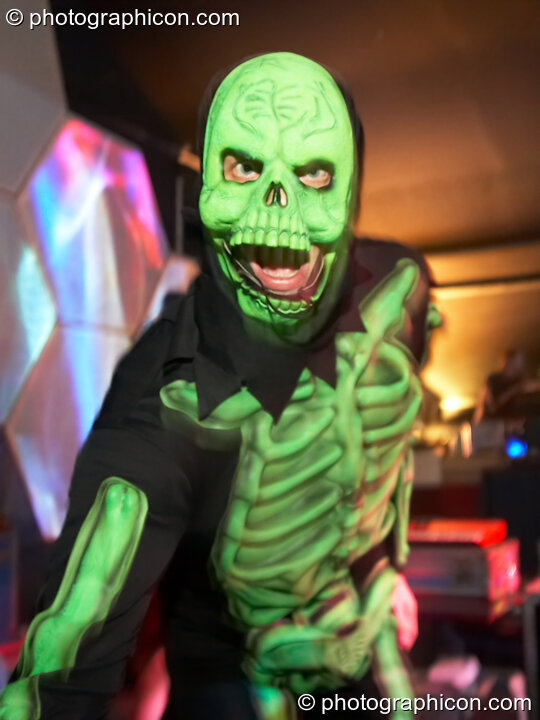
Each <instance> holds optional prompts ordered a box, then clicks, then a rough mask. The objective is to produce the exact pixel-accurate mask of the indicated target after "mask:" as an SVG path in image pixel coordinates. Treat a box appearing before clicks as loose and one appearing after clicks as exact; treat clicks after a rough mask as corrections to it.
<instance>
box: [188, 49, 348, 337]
mask: <svg viewBox="0 0 540 720" xmlns="http://www.w3.org/2000/svg"><path fill="white" fill-rule="evenodd" d="M236 157H238V158H239V159H238V163H237V165H238V166H239V167H244V166H246V164H247V166H249V167H256V168H257V171H256V172H255V171H254V170H250V169H249V168H248V169H247V170H246V171H245V172H244V174H243V175H240V176H239V178H236V177H234V179H232V180H231V178H230V177H228V176H227V174H226V171H225V166H226V163H227V162H229V161H232V163H233V165H234V163H235V158H236ZM242 158H244V160H242ZM231 159H232V160H231ZM320 167H325V168H331V172H330V171H328V172H326V171H323V170H320V169H319V168H320ZM355 170H356V166H355V151H354V139H353V135H352V128H351V124H350V120H349V116H348V112H347V109H346V106H345V102H344V100H343V97H342V95H341V93H340V91H339V88H338V87H337V85H336V83H335V81H334V80H333V78H332V77H331V76H330V75H329V74H328V72H327V71H326V70H324V69H323V68H322V67H321V66H319V65H317V64H316V63H314V62H313V61H311V60H308V59H306V58H303V57H300V56H298V55H293V54H290V53H273V54H270V55H263V56H260V57H258V58H254V59H252V60H248V61H247V62H245V63H242V64H241V65H239V66H238V67H236V68H235V69H234V70H233V71H232V72H231V73H230V74H229V75H228V76H227V77H226V78H225V80H224V81H223V82H222V84H221V85H220V87H219V88H218V90H217V92H216V95H215V96H214V99H213V102H212V105H211V108H210V112H209V115H208V123H207V127H206V133H205V146H204V159H203V188H202V192H201V198H200V203H199V206H200V211H201V218H202V220H203V223H204V225H205V227H206V230H207V232H208V235H209V237H210V239H211V241H212V243H213V247H214V250H215V252H216V255H217V258H218V261H219V264H220V267H221V270H222V272H223V274H224V276H225V278H227V279H228V281H229V283H230V284H231V285H232V287H233V289H234V291H235V293H236V299H237V302H238V304H239V306H240V309H241V310H242V311H243V312H244V313H245V314H246V315H248V316H251V317H253V318H255V319H257V320H260V321H263V322H266V323H268V322H271V323H272V324H274V323H276V322H277V323H281V324H282V325H286V324H287V323H289V324H292V325H294V324H295V323H298V322H299V321H302V320H304V319H307V318H309V317H311V316H312V314H313V312H315V311H316V310H317V309H318V307H319V305H320V304H321V302H326V304H327V305H328V304H329V303H330V304H331V303H332V302H333V300H332V296H333V295H335V293H336V288H337V284H338V283H339V281H340V279H341V276H342V275H343V272H344V267H345V261H346V248H347V243H348V240H349V238H350V236H351V223H352V214H353V207H354V204H355V203H354V199H355V195H356V185H355V175H356V172H355ZM321 172H323V173H324V172H326V175H327V176H328V181H327V182H326V184H325V186H324V187H318V186H317V185H316V184H315V181H312V178H316V177H317V173H321ZM310 173H311V175H310ZM269 300H271V302H269Z"/></svg>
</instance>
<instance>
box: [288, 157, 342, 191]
mask: <svg viewBox="0 0 540 720" xmlns="http://www.w3.org/2000/svg"><path fill="white" fill-rule="evenodd" d="M294 172H295V175H296V176H297V177H298V179H299V180H300V182H301V183H302V185H306V186H307V187H312V188H315V190H329V189H330V188H331V187H332V183H333V182H334V174H335V171H334V166H333V165H332V163H329V162H325V161H324V160H313V161H312V162H310V163H308V164H307V165H302V167H297V168H295V169H294Z"/></svg>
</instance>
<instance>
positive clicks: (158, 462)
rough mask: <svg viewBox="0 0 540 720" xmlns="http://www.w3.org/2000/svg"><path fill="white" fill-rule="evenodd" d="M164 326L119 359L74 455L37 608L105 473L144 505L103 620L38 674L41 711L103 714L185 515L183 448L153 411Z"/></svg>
mask: <svg viewBox="0 0 540 720" xmlns="http://www.w3.org/2000/svg"><path fill="white" fill-rule="evenodd" d="M169 332H170V327H169V325H167V324H165V325H163V323H161V324H159V323H158V325H157V326H154V327H153V328H151V330H150V331H149V332H147V333H146V335H145V336H144V337H143V339H142V340H141V341H139V343H138V344H137V345H136V346H135V348H134V349H133V350H132V351H131V352H130V353H128V355H127V356H126V357H125V358H124V359H123V360H122V361H121V362H120V364H119V366H118V368H117V370H116V372H115V375H114V378H113V381H112V384H111V388H110V390H109V393H108V395H107V398H106V400H105V402H104V405H103V408H102V411H101V413H100V415H99V417H98V419H97V420H96V423H95V424H94V427H93V429H92V431H91V433H90V435H89V437H88V439H87V441H86V443H85V444H84V446H83V448H82V450H81V452H80V453H79V456H78V458H77V462H76V464H75V469H74V473H73V477H72V481H71V486H70V491H69V507H68V512H67V516H66V519H65V523H64V526H63V529H62V532H61V534H60V536H59V538H58V540H57V542H56V545H55V549H54V553H53V557H52V561H51V564H50V567H49V573H48V577H47V581H46V584H45V587H44V589H43V592H42V594H41V596H40V599H39V602H38V608H37V609H38V612H42V611H44V610H46V609H47V608H49V607H50V606H51V604H52V603H53V601H54V599H55V597H56V595H57V592H58V589H59V587H60V584H61V582H62V578H63V576H64V573H65V570H66V566H67V563H68V560H69V558H70V555H71V553H72V549H73V546H74V544H75V541H76V539H77V536H78V534H79V531H80V529H81V526H82V524H83V523H84V521H85V518H86V517H87V516H88V513H89V511H90V509H91V508H92V505H93V504H94V501H95V499H96V496H97V493H98V490H99V488H100V486H101V484H102V483H103V481H104V480H106V479H107V478H110V477H119V478H122V479H123V480H126V481H128V482H129V483H131V484H132V485H134V486H135V487H137V488H139V489H140V490H142V492H143V493H144V494H145V496H146V498H147V501H148V512H147V515H146V519H145V523H144V527H143V530H142V534H141V536H140V540H139V544H138V546H137V549H136V552H135V556H134V559H133V562H132V565H131V568H130V570H129V572H128V574H127V576H126V578H125V580H124V584H123V586H122V587H121V590H120V593H119V595H118V596H117V598H116V600H115V602H114V604H113V605H112V606H111V607H110V609H109V611H108V614H107V617H106V619H105V621H104V623H103V624H102V625H101V626H100V627H99V628H95V627H93V628H91V629H90V630H91V632H87V633H86V634H85V635H84V636H83V639H82V641H81V644H80V646H79V648H78V651H77V654H76V658H75V665H74V667H72V668H71V669H70V670H69V673H68V674H67V677H66V676H65V675H63V676H62V678H60V676H59V674H54V675H50V676H49V675H48V674H46V675H43V676H40V677H39V679H38V693H39V704H40V707H41V714H40V715H39V718H40V720H53V719H54V720H68V719H69V720H87V719H88V720H97V719H98V718H102V717H105V713H106V708H107V706H108V703H109V701H110V699H111V698H112V697H113V696H114V694H116V693H117V692H118V690H119V689H120V687H121V685H122V681H123V676H124V669H125V664H126V661H127V659H128V657H129V655H130V654H131V651H132V648H133V644H134V641H135V639H136V636H137V632H138V629H139V626H140V624H141V622H142V620H143V618H144V615H145V613H146V610H147V607H148V604H149V601H150V598H151V596H152V591H153V589H154V587H155V586H156V584H157V582H158V581H159V579H160V578H161V576H162V575H163V573H164V571H165V569H166V568H167V565H168V563H169V561H170V560H171V558H172V555H173V554H174V552H175V550H176V548H177V546H178V543H179V541H180V538H181V537H182V535H183V532H184V530H185V528H186V526H187V523H188V518H189V515H190V498H191V488H190V484H189V480H188V473H187V471H186V453H187V454H189V452H190V448H189V445H188V444H187V443H186V442H184V443H182V441H181V439H180V440H179V438H178V436H177V435H176V436H173V435H172V434H171V431H169V430H166V429H165V428H164V427H163V426H162V423H161V419H160V400H159V367H160V365H161V359H162V354H163V352H164V349H165V347H166V346H167V338H168V336H169ZM13 680H14V681H16V680H17V678H16V677H14V678H13Z"/></svg>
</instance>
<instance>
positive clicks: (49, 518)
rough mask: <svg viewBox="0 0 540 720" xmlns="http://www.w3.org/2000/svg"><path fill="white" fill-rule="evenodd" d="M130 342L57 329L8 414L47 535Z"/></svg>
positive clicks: (53, 531) (53, 532) (56, 523)
mask: <svg viewBox="0 0 540 720" xmlns="http://www.w3.org/2000/svg"><path fill="white" fill-rule="evenodd" d="M128 345H129V341H128V339H127V338H126V337H125V336H124V335H122V334H120V333H117V332H107V331H100V330H93V329H87V328H60V327H57V328H55V330H54V332H53V334H52V336H51V338H50V340H49V342H48V343H47V345H46V347H45V349H44V350H43V353H42V354H41V357H40V359H39V362H38V363H37V364H36V366H35V368H34V370H33V372H32V373H31V375H30V377H29V379H28V381H27V382H26V384H25V386H24V389H23V392H22V393H21V396H20V398H19V400H18V402H17V403H16V405H15V407H14V408H13V411H12V413H11V415H10V418H9V420H8V424H7V435H8V438H9V440H10V443H11V446H12V449H13V451H14V452H15V454H16V456H17V460H18V463H19V465H20V467H21V469H22V473H23V475H24V479H25V483H26V486H27V490H28V493H29V496H30V500H31V503H32V507H33V510H34V514H35V517H36V520H37V523H38V526H39V529H40V531H41V533H42V535H43V537H44V538H45V539H53V538H55V537H56V536H57V535H58V533H59V531H60V528H61V526H62V522H63V520H64V516H65V511H66V502H67V491H68V487H69V481H70V477H71V472H72V469H73V464H74V461H75V457H76V455H77V452H78V450H79V447H80V446H81V444H82V442H83V441H84V438H85V437H86V435H87V433H88V431H89V430H90V427H91V426H92V422H93V420H94V418H95V416H96V414H97V412H98V410H99V407H100V405H101V403H102V400H103V397H104V395H105V392H106V390H107V387H108V385H109V382H110V379H111V375H112V371H113V369H114V366H115V365H116V362H117V361H118V359H119V357H120V356H121V355H122V354H123V353H124V352H125V351H126V350H127V348H128Z"/></svg>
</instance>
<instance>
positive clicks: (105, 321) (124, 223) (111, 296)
mask: <svg viewBox="0 0 540 720" xmlns="http://www.w3.org/2000/svg"><path fill="white" fill-rule="evenodd" d="M23 204H24V208H25V215H27V216H28V218H29V220H30V226H31V228H32V231H33V232H34V233H35V236H36V242H37V244H38V245H39V247H40V250H41V254H42V257H43V262H44V266H45V268H46V271H47V273H48V276H49V278H50V281H51V285H52V287H53V290H54V293H55V298H56V302H57V307H58V315H59V321H60V323H62V324H69V325H71V324H85V325H88V324H90V325H99V326H102V327H108V328H115V329H118V330H122V331H124V332H125V333H127V334H129V335H131V334H133V333H134V332H135V331H136V329H137V327H138V326H139V324H140V323H141V321H142V320H143V318H144V315H145V311H146V309H147V306H148V302H149V300H150V298H151V296H152V294H153V292H154V289H155V287H156V284H157V282H158V279H159V276H160V274H161V270H162V268H163V265H164V260H165V257H166V255H167V246H166V240H165V237H164V233H163V230H162V227H161V224H160V220H159V214H158V211H157V206H156V202H155V198H154V194H153V190H152V186H151V183H150V178H149V175H148V171H147V169H146V165H145V162H144V158H143V156H142V154H141V153H140V152H139V151H138V150H136V149H134V148H133V147H131V146H129V145H126V144H124V143H122V142H120V141H119V140H116V139H113V138H112V137H111V136H110V135H108V134H106V133H104V132H102V131H100V130H98V129H96V128H94V127H92V126H90V125H88V124H86V123H84V122H82V121H80V120H77V119H73V118H72V119H70V120H68V121H67V122H66V124H65V125H64V127H63V129H62V131H61V132H60V134H59V135H58V137H57V139H56V141H55V143H54V145H53V146H52V148H51V150H50V152H49V154H48V155H47V157H46V158H45V159H44V160H43V162H42V163H41V164H40V166H39V167H38V169H37V171H36V172H35V173H34V176H33V177H32V180H31V182H30V184H29V186H28V188H27V189H26V191H25V193H24V198H23Z"/></svg>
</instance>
